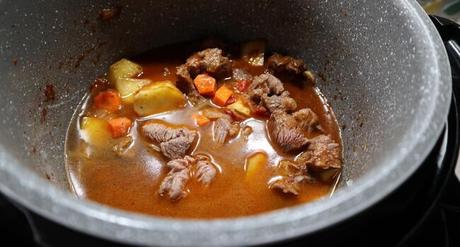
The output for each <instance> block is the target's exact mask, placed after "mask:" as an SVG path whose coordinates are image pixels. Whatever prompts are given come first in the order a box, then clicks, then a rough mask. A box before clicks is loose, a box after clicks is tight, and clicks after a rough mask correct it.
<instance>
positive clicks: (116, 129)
mask: <svg viewBox="0 0 460 247" xmlns="http://www.w3.org/2000/svg"><path fill="white" fill-rule="evenodd" d="M108 123H109V129H110V133H112V137H113V138H118V137H122V136H124V135H126V134H128V131H129V128H131V124H132V122H131V120H130V119H129V118H125V117H119V118H113V119H110V120H109V121H108Z"/></svg>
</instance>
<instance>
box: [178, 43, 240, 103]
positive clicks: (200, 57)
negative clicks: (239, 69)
mask: <svg viewBox="0 0 460 247" xmlns="http://www.w3.org/2000/svg"><path fill="white" fill-rule="evenodd" d="M176 70H177V71H176V76H177V82H176V86H177V87H178V88H179V89H180V90H181V91H182V92H184V93H185V94H187V96H188V98H189V100H190V101H191V102H192V104H194V105H196V104H199V103H200V102H202V101H204V97H203V96H201V95H200V94H199V93H198V91H197V90H196V88H195V85H194V84H193V79H194V78H195V77H196V76H197V75H198V74H201V73H208V74H210V75H212V76H213V77H215V78H222V77H227V76H230V75H231V73H232V61H231V60H230V59H229V58H228V57H225V56H223V55H222V50H221V49H219V48H210V49H205V50H202V51H200V52H197V53H195V54H193V55H192V56H190V57H189V58H188V59H187V61H186V62H185V64H182V65H180V66H178V67H177V68H176Z"/></svg>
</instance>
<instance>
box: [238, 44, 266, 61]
mask: <svg viewBox="0 0 460 247" xmlns="http://www.w3.org/2000/svg"><path fill="white" fill-rule="evenodd" d="M265 43H266V42H265V41H264V40H254V41H249V42H246V43H244V44H243V45H242V47H241V57H242V58H243V59H244V60H245V61H246V62H248V63H249V64H251V65H254V66H263V65H264V56H265V46H266V44H265Z"/></svg>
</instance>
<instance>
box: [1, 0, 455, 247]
mask: <svg viewBox="0 0 460 247" xmlns="http://www.w3.org/2000/svg"><path fill="white" fill-rule="evenodd" d="M104 8H108V9H112V10H116V11H115V12H116V13H115V15H114V16H112V17H110V18H107V16H104V18H101V17H100V16H99V13H100V11H101V10H102V9H104ZM0 9H1V10H2V15H0V32H1V34H2V35H1V38H0V58H1V61H0V72H1V83H0V92H1V93H0V94H1V97H0V113H1V116H2V117H1V122H0V126H1V128H0V190H1V192H2V193H4V194H5V195H7V196H8V197H9V198H10V199H12V200H14V201H15V202H17V203H18V204H20V205H22V206H24V207H25V208H27V209H29V210H32V211H34V212H35V213H37V214H39V215H42V216H44V217H46V218H48V219H50V220H52V221H55V222H57V223H59V224H62V225H64V226H67V227H69V228H71V229H74V230H77V231H81V232H83V233H87V234H90V235H93V236H97V237H100V238H105V239H111V240H113V241H118V242H123V243H130V244H141V245H193V246H196V245H216V244H221V245H222V244H223V245H250V244H262V243H268V242H275V241H281V240H286V239H290V238H294V237H298V236H301V235H306V234H311V233H314V232H315V231H318V230H320V229H324V228H326V227H328V226H331V225H334V224H336V223H338V222H340V221H343V220H345V219H347V218H349V217H353V215H355V214H357V213H359V212H361V211H363V210H364V209H366V208H368V207H370V206H371V205H373V204H375V203H376V202H378V201H379V200H381V199H382V198H384V197H385V196H386V195H388V194H389V193H390V192H392V191H393V190H395V189H396V188H397V187H398V186H399V185H400V184H401V183H403V182H404V181H405V180H406V179H407V178H408V177H409V176H410V175H411V174H412V173H413V172H414V171H415V170H416V169H417V168H418V167H419V166H420V164H421V162H422V161H423V160H424V159H425V157H426V155H427V154H428V153H429V151H430V150H431V148H432V147H433V145H434V144H435V142H436V140H437V139H438V136H439V135H440V133H441V131H442V128H443V125H444V123H445V120H446V116H447V112H448V108H449V103H450V98H451V77H450V68H449V61H448V59H447V55H446V52H445V49H444V46H443V43H442V41H441V39H440V37H439V35H438V33H437V32H436V30H435V28H434V26H433V25H432V23H431V22H430V20H429V18H428V16H427V15H426V14H425V13H424V12H423V10H422V9H421V7H420V6H419V5H418V4H417V3H416V2H415V1H406V0H393V1H322V0H310V1H294V0H290V1H239V0H234V1H136V2H132V1H116V2H115V1H58V0H47V1H18V0H16V1H10V0H5V1H1V2H0ZM209 36H217V37H221V38H223V39H224V40H230V41H235V42H238V41H244V40H250V39H254V38H265V39H267V40H268V44H269V48H270V49H271V50H275V51H279V52H281V53H285V54H290V55H294V56H296V57H300V58H302V59H304V60H305V61H306V62H307V63H308V64H309V65H310V67H311V68H312V69H313V70H314V71H316V72H317V74H318V75H320V78H321V80H319V82H318V87H319V88H320V89H321V90H322V92H323V93H324V94H325V96H326V97H327V98H328V99H329V103H330V104H331V105H332V107H333V108H334V110H335V113H336V115H337V118H338V120H339V123H340V124H341V125H342V128H343V131H342V134H343V141H344V147H345V149H344V161H345V162H344V170H343V173H342V178H341V182H340V184H339V188H338V189H337V191H336V192H335V193H334V194H333V195H332V196H331V197H324V198H322V199H320V200H317V201H315V202H312V203H309V204H305V205H301V206H296V207H291V208H285V209H280V210H276V211H272V212H267V213H263V214H259V215H254V216H248V217H240V218H232V219H216V220H182V219H170V218H161V217H153V216H147V215H141V214H136V213H132V212H126V211H122V210H118V209H114V208H110V207H107V206H104V205H101V204H98V203H95V202H91V201H88V200H84V199H78V198H76V196H75V195H73V194H72V192H71V191H70V190H69V185H68V182H67V177H66V170H65V166H64V159H65V157H64V155H65V154H64V148H65V142H64V140H65V134H66V128H67V125H68V123H69V121H70V119H71V117H72V114H73V112H74V110H75V109H76V107H77V106H78V104H79V101H80V99H81V98H82V97H83V96H84V94H85V93H86V92H87V90H88V87H89V84H90V83H91V82H92V79H94V78H96V77H97V76H99V75H101V74H103V73H104V71H107V68H108V66H109V65H110V64H111V63H112V62H114V61H116V60H117V59H119V58H122V57H126V56H131V55H135V54H138V53H141V52H143V51H147V50H149V49H151V48H153V47H158V46H161V45H165V44H169V43H174V42H179V41H186V40H193V39H198V38H204V37H209ZM210 203H212V202H210ZM235 203H238V202H237V201H236V202H235Z"/></svg>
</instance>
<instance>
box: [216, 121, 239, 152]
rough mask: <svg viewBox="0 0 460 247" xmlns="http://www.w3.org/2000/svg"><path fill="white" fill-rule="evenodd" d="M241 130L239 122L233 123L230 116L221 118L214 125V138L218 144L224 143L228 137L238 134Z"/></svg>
mask: <svg viewBox="0 0 460 247" xmlns="http://www.w3.org/2000/svg"><path fill="white" fill-rule="evenodd" d="M227 116H228V115H227ZM239 130H240V126H239V124H238V123H232V120H231V117H230V116H228V117H222V118H219V119H217V120H216V121H215V122H214V125H213V139H214V141H215V142H216V143H217V144H220V145H221V144H224V143H225V141H226V140H227V139H228V138H232V137H235V136H236V135H238V132H239Z"/></svg>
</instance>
